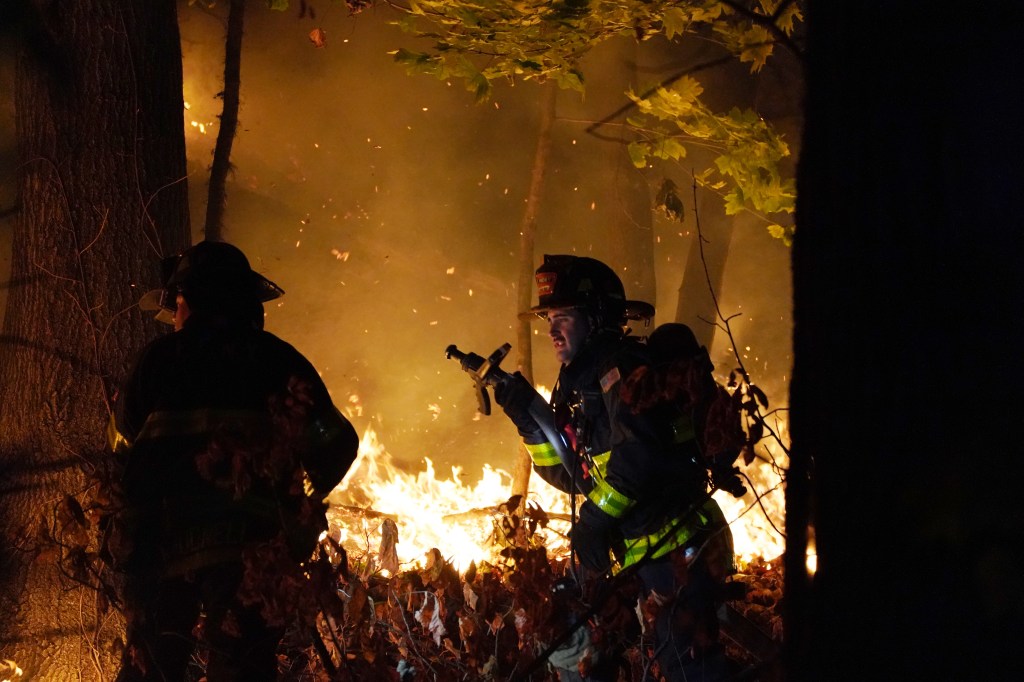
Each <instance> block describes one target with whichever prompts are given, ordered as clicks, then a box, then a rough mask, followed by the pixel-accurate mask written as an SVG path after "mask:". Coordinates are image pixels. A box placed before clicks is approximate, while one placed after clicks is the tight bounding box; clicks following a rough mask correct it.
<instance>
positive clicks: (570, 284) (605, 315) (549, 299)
mask: <svg viewBox="0 0 1024 682" xmlns="http://www.w3.org/2000/svg"><path fill="white" fill-rule="evenodd" d="M535 278H536V280H537V294H538V304H537V305H535V306H533V307H532V308H530V313H532V314H535V315H538V316H541V317H543V316H544V315H546V314H547V312H548V311H549V310H551V309H552V308H582V309H585V310H586V311H587V312H588V313H589V314H590V315H591V316H593V317H594V318H595V320H596V323H597V325H596V326H597V327H614V328H621V327H622V326H624V325H625V324H626V321H627V320H645V321H647V320H650V319H651V318H652V317H654V306H652V305H651V304H650V303H645V302H643V301H630V300H628V299H627V298H626V291H625V289H624V288H623V286H622V280H620V279H619V276H618V275H616V274H615V272H614V271H613V270H612V269H611V268H610V267H608V266H607V265H605V264H604V263H602V262H601V261H599V260H596V259H594V258H587V257H586V256H570V255H554V256H551V255H545V256H544V263H543V264H542V265H541V266H540V267H539V268H537V271H536V274H535Z"/></svg>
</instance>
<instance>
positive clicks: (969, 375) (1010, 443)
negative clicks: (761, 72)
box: [785, 0, 1024, 681]
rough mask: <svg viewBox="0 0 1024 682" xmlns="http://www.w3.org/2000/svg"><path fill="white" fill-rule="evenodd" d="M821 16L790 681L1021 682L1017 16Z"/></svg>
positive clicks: (842, 10) (805, 204)
mask: <svg viewBox="0 0 1024 682" xmlns="http://www.w3.org/2000/svg"><path fill="white" fill-rule="evenodd" d="M809 4H810V7H809V40H810V43H809V62H808V63H809V71H808V91H807V108H806V114H807V115H806V128H805V135H804V140H803V146H802V156H801V161H800V171H799V204H798V216H797V217H798V228H797V232H796V238H795V242H794V247H793V248H794V251H793V272H794V291H795V293H794V321H795V335H794V357H795V365H794V372H793V383H792V402H791V406H792V443H793V447H792V467H791V469H790V472H789V477H788V482H789V484H788V489H787V530H788V543H789V545H788V547H787V559H786V569H787V573H786V577H787V585H786V607H787V608H786V613H785V619H786V629H787V634H786V637H787V647H788V652H787V665H788V669H789V679H791V680H822V679H828V680H836V681H842V680H861V679H865V678H870V679H885V680H911V679H913V680H937V679H947V680H1008V679H1016V678H1018V677H1019V675H1020V665H1019V664H1017V663H1015V660H1016V658H1017V657H1018V656H1017V654H1016V651H1017V647H1018V646H1019V642H1018V641H1017V640H1018V639H1019V638H1018V637H1017V636H1016V633H1019V632H1020V624H1021V622H1022V617H1024V598H1022V597H1021V594H1022V592H1021V589H1020V581H1021V579H1020V572H1021V570H1020V567H1021V565H1022V563H1021V561H1022V559H1024V556H1022V548H1024V543H1022V538H1024V527H1022V526H1024V524H1022V519H1024V515H1022V514H1021V513H1020V509H1019V499H1020V492H1019V490H1018V488H1019V486H1018V480H1017V477H1016V476H1015V475H1014V474H1015V472H1016V471H1017V470H1019V466H1017V465H1016V461H1015V460H1017V459H1018V458H1019V456H1020V455H1019V452H1018V449H1019V448H1018V447H1017V439H1018V437H1019V419H1018V418H1016V417H1015V416H1014V415H1015V413H1016V410H1017V406H1018V404H1019V400H1020V397H1019V390H1018V386H1019V384H1020V380H1021V362H1020V359H1019V358H1020V348H1021V347H1022V345H1024V332H1022V327H1021V325H1020V324H1019V321H1018V320H1017V318H1018V317H1019V310H1020V305H1021V303H1020V302H1021V294H1022V282H1024V278H1022V277H1021V273H1020V253H1021V246H1022V245H1021V241H1022V240H1021V230H1020V227H1019V223H1020V218H1019V213H1020V206H1019V196H1020V187H1021V186H1022V185H1024V165H1022V164H1021V161H1020V160H1021V158H1024V156H1022V154H1024V128H1022V127H1021V123H1020V109H1019V104H1018V103H1017V102H1016V98H1014V97H1013V96H1012V93H1013V91H1014V85H1013V84H1019V83H1020V82H1021V79H1022V77H1024V65H1022V58H1021V52H1020V49H1019V26H1020V25H1021V12H1020V10H1019V9H1018V7H1019V6H1018V5H1017V4H1016V3H1004V2H996V3H988V4H984V5H979V6H977V7H974V8H973V9H972V11H971V12H969V13H965V12H962V11H958V10H957V9H955V8H948V9H941V8H939V6H932V7H929V9H928V11H927V12H923V11H921V6H920V3H914V2H894V3H887V4H886V5H885V9H884V15H883V16H879V15H878V14H876V13H874V12H865V9H864V6H863V4H862V3H859V2H852V1H850V0H844V1H837V0H825V1H812V2H811V3H809ZM808 519H809V521H810V523H812V524H813V528H814V537H815V544H816V548H817V555H818V561H817V565H818V569H817V573H816V574H815V575H814V576H813V578H809V577H808V576H807V574H806V572H805V571H803V570H802V567H803V565H804V547H803V537H804V535H805V531H806V530H807V528H808V526H807V524H806V523H805V521H806V520H808Z"/></svg>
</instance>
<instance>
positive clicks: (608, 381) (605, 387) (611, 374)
mask: <svg viewBox="0 0 1024 682" xmlns="http://www.w3.org/2000/svg"><path fill="white" fill-rule="evenodd" d="M621 378H622V375H620V374H619V368H618V367H612V368H611V369H610V370H609V371H608V373H607V374H605V375H604V376H603V377H601V392H602V393H607V392H608V391H610V390H612V386H614V385H615V384H617V383H618V382H619V379H621Z"/></svg>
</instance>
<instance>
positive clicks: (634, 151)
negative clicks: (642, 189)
mask: <svg viewBox="0 0 1024 682" xmlns="http://www.w3.org/2000/svg"><path fill="white" fill-rule="evenodd" d="M626 151H627V152H629V160H630V161H632V162H633V165H634V166H636V167H637V168H646V167H647V152H648V147H647V145H645V144H642V143H640V142H630V143H629V144H628V145H626Z"/></svg>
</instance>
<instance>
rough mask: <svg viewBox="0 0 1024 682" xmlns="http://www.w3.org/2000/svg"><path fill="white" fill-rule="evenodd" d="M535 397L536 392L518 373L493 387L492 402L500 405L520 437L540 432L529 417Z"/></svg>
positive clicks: (535, 423)
mask: <svg viewBox="0 0 1024 682" xmlns="http://www.w3.org/2000/svg"><path fill="white" fill-rule="evenodd" d="M536 397H537V391H535V390H534V388H533V386H531V385H530V382H529V381H527V380H526V377H524V376H523V375H522V374H520V373H519V372H516V373H515V374H512V375H510V376H509V378H508V379H506V380H505V381H502V382H499V383H498V384H497V385H496V386H495V387H494V401H495V402H496V403H498V404H499V405H501V409H503V410H504V411H505V414H507V415H508V418H509V419H511V420H512V423H513V424H515V425H516V428H517V429H519V434H520V435H522V436H527V435H529V434H534V433H537V432H538V431H540V427H539V426H538V425H537V422H536V421H534V419H533V417H531V416H530V403H532V402H533V400H534V398H536Z"/></svg>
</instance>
